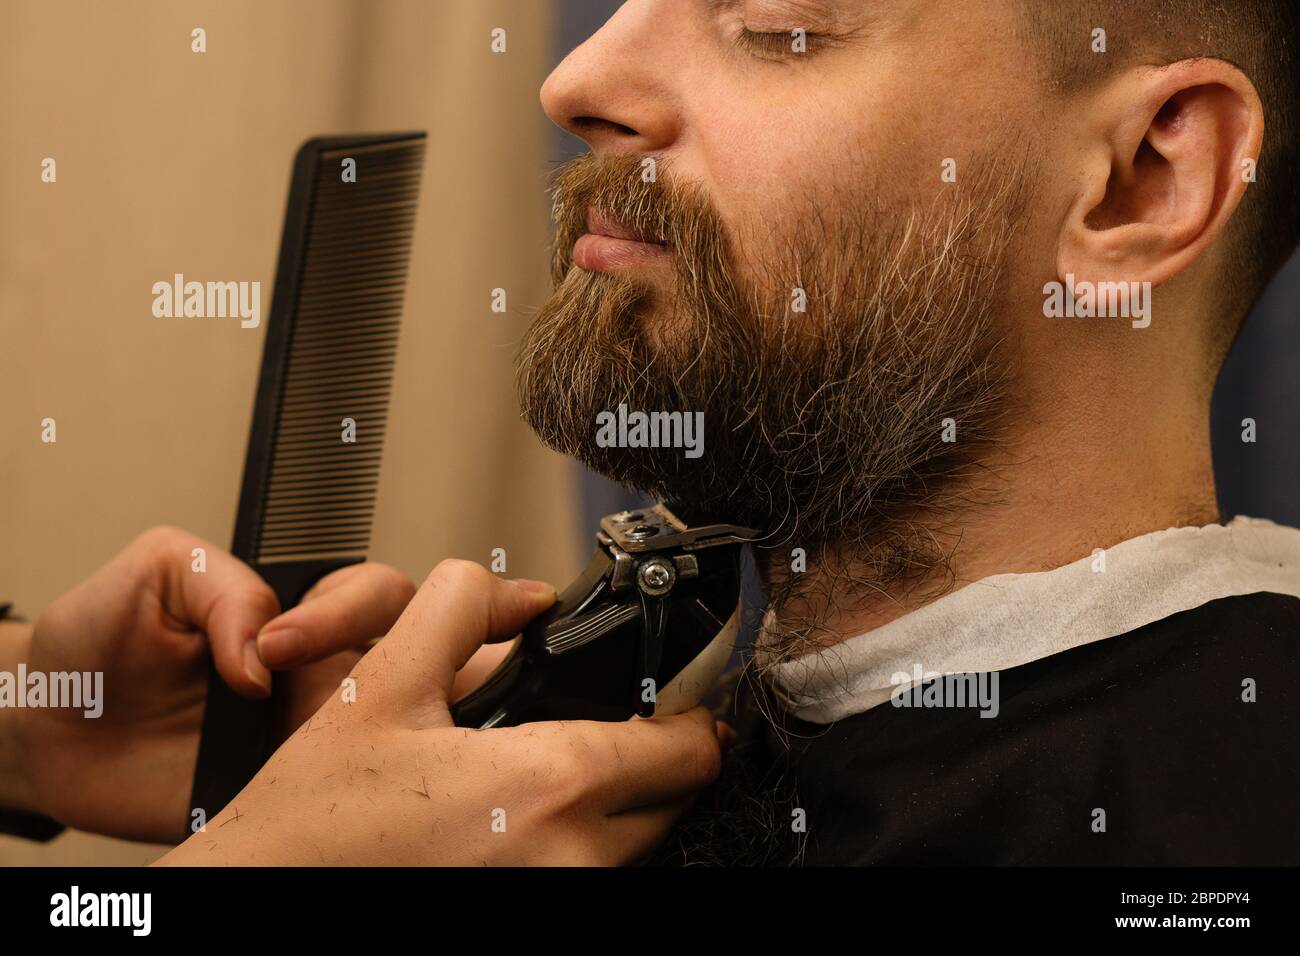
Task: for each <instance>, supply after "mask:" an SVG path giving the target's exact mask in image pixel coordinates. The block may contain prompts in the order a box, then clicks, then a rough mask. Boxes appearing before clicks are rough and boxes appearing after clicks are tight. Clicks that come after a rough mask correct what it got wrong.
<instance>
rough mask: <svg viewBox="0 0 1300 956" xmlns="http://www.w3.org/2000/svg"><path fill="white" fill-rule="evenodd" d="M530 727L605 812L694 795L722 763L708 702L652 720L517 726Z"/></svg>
mask: <svg viewBox="0 0 1300 956" xmlns="http://www.w3.org/2000/svg"><path fill="white" fill-rule="evenodd" d="M530 730H531V731H532V732H535V733H539V734H541V735H542V736H543V738H544V740H543V741H542V742H543V743H545V744H548V746H547V747H546V748H545V749H546V752H548V753H555V754H564V755H566V759H564V761H563V762H562V763H561V764H560V772H562V773H568V774H572V775H574V776H576V777H577V778H578V779H579V780H580V782H581V787H582V790H583V791H584V792H585V793H587V794H588V795H589V796H590V799H591V800H592V801H593V802H594V804H595V806H596V807H597V808H598V809H599V810H600V811H601V812H603V813H605V814H616V813H622V812H624V811H627V810H633V809H636V808H638V807H646V806H653V805H656V804H661V803H665V802H669V801H673V800H677V799H680V798H683V797H689V796H690V795H692V794H694V793H695V792H696V791H698V790H699V789H701V788H702V787H706V786H708V785H709V784H710V783H712V782H713V781H714V780H716V779H717V777H718V773H719V772H720V769H721V766H722V749H721V744H720V742H719V740H718V731H717V725H716V722H715V721H714V719H713V715H712V714H710V713H709V711H708V709H707V708H704V707H696V708H694V709H692V710H688V711H686V712H685V713H682V714H676V715H674V716H671V717H656V718H654V719H652V720H640V719H633V720H629V721H625V722H623V723H598V722H594V721H563V722H553V723H539V724H533V725H530V726H529V727H527V728H517V729H516V731H515V732H516V733H527V732H529V731H530ZM545 738H550V739H545ZM557 738H560V739H557ZM564 744H567V746H564Z"/></svg>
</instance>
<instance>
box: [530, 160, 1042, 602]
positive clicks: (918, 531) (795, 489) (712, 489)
mask: <svg viewBox="0 0 1300 956" xmlns="http://www.w3.org/2000/svg"><path fill="white" fill-rule="evenodd" d="M981 166H983V167H984V168H990V169H996V170H998V171H999V174H1000V180H999V181H998V182H994V181H992V180H985V181H981V182H965V183H963V184H962V185H961V186H957V185H955V184H940V183H938V182H936V184H935V190H936V193H937V195H935V196H934V198H933V199H931V200H929V201H927V202H924V203H920V204H918V205H915V206H912V207H909V208H906V209H904V210H901V211H900V210H899V209H897V208H894V209H890V208H886V207H885V206H884V205H883V204H881V203H872V202H870V201H868V200H865V199H863V198H862V196H863V195H870V194H871V190H869V189H865V188H863V187H860V186H858V184H855V188H856V189H858V191H856V192H855V193H854V195H852V196H850V195H848V194H847V192H846V191H844V190H841V191H840V193H839V194H838V195H836V196H835V197H834V198H833V199H832V200H831V201H825V200H823V201H822V203H821V205H817V204H814V203H811V202H810V203H808V204H807V205H806V206H804V207H803V208H801V209H797V210H791V213H792V215H791V217H790V219H791V221H792V222H794V223H796V225H794V226H793V227H789V228H788V230H787V232H786V234H785V235H780V234H778V232H777V229H776V228H775V227H763V228H756V227H754V226H753V225H752V224H751V225H750V226H749V227H748V228H747V229H740V230H737V232H736V233H735V234H734V236H733V237H732V238H729V236H728V233H727V231H726V230H725V229H724V227H723V224H722V222H721V220H720V219H719V217H718V215H717V214H716V213H715V212H714V211H713V208H712V206H711V204H710V202H709V201H708V199H707V197H706V196H705V194H704V192H703V191H702V190H701V189H699V188H698V187H695V186H692V185H689V184H684V183H678V182H675V181H673V180H672V179H671V178H666V175H665V169H664V167H663V166H662V165H661V166H660V168H659V170H658V177H657V178H656V180H655V181H650V182H647V181H646V178H645V177H643V175H642V172H643V167H642V164H641V163H640V161H639V160H637V159H636V158H635V157H616V158H596V157H594V156H590V155H589V156H585V157H583V158H581V159H579V160H576V161H574V162H573V163H570V164H569V165H568V166H566V167H565V168H564V169H563V170H562V171H561V173H560V175H559V176H558V179H557V184H556V187H555V217H556V221H557V224H558V234H557V240H556V248H555V254H554V260H553V279H554V282H555V291H554V293H553V295H552V296H551V298H550V299H549V300H548V301H547V302H546V303H545V305H544V306H543V307H542V309H541V311H540V314H539V315H538V316H537V317H536V320H535V321H534V322H533V324H532V326H531V327H530V328H529V330H528V332H527V334H526V335H525V338H524V341H523V344H522V348H521V352H520V356H519V363H518V376H517V385H518V391H519V397H520V402H521V406H522V409H523V414H524V417H525V419H526V420H527V421H528V423H529V424H530V425H531V426H532V428H533V429H534V430H535V431H536V432H537V434H538V435H539V436H540V437H541V439H542V440H543V441H544V442H546V443H547V444H548V445H550V446H551V447H553V448H555V449H556V450H558V451H561V452H563V453H565V454H568V455H572V456H574V457H576V458H578V459H579V460H581V461H582V462H584V463H585V464H587V465H588V466H589V467H591V468H592V469H594V470H595V471H598V472H600V473H602V474H604V475H606V476H608V477H610V478H612V479H614V480H616V481H618V482H621V483H623V484H625V485H627V486H630V487H633V488H636V489H638V490H641V491H644V492H646V493H648V494H649V495H651V496H653V497H655V498H659V499H663V500H670V501H674V502H678V503H681V504H682V505H684V506H686V507H687V508H688V509H689V510H691V511H693V512H698V513H703V514H709V515H713V516H715V517H719V518H724V519H726V520H729V521H732V522H734V523H738V524H744V525H747V526H750V527H754V528H757V529H760V530H761V531H762V533H763V534H764V539H763V541H762V545H761V546H762V547H763V548H766V549H770V550H768V552H767V554H766V556H761V557H760V560H759V564H760V567H763V568H764V569H765V572H766V574H765V577H766V579H767V583H768V587H769V599H770V601H771V604H770V605H769V606H774V607H776V608H777V609H778V610H779V609H780V608H781V607H782V606H786V605H789V604H790V603H791V602H793V601H795V600H796V599H800V598H802V599H803V600H804V601H805V602H806V603H807V604H808V605H809V608H808V610H807V612H806V614H805V616H808V617H811V615H812V614H813V606H814V605H819V606H822V607H823V608H824V606H825V603H826V601H825V600H820V599H819V600H813V599H811V598H809V597H808V595H807V588H808V587H809V586H810V585H809V584H806V583H804V582H810V581H812V580H813V577H814V576H812V575H803V574H797V573H796V574H791V573H789V571H790V566H791V563H792V555H793V557H794V560H795V561H797V560H798V552H794V549H796V548H798V549H802V550H803V554H804V555H805V556H806V560H807V569H808V570H809V571H813V570H818V571H820V572H821V575H820V580H822V582H823V583H822V585H821V586H822V587H823V588H825V587H827V585H826V584H825V581H826V579H827V577H828V576H834V578H835V580H836V581H837V582H838V583H837V584H836V585H835V586H834V587H835V588H838V589H841V590H843V589H845V588H847V589H848V590H852V589H854V588H856V589H859V590H860V591H861V590H866V591H871V592H878V591H880V590H882V589H886V588H891V587H896V586H900V585H902V586H905V585H906V584H907V583H908V582H909V581H912V580H916V581H920V580H923V579H930V578H932V577H933V572H934V571H935V570H936V568H939V567H941V566H942V565H943V562H944V557H945V548H944V546H943V545H941V544H940V543H939V541H940V538H939V537H938V536H937V535H936V530H937V529H938V528H939V526H941V525H942V518H943V515H944V513H945V511H946V510H949V509H950V502H949V501H948V500H947V499H946V496H947V495H948V494H949V492H950V491H951V490H952V489H955V488H957V487H959V486H960V484H961V481H962V479H963V478H965V477H967V476H968V475H969V473H970V470H971V468H972V465H973V463H974V461H975V458H976V455H977V454H978V452H979V450H980V449H982V448H984V447H986V446H987V444H988V443H989V442H991V441H995V440H996V438H997V435H998V427H997V426H998V419H999V417H1000V416H999V413H1000V410H1001V408H1002V403H1001V401H1000V399H1001V396H1002V393H1003V384H1004V380H1005V375H1004V374H1003V373H1004V368H1003V366H1002V364H1001V362H1000V361H999V360H998V359H997V358H995V351H996V336H995V322H994V318H995V311H996V309H997V304H998V302H999V296H998V294H997V293H998V287H999V284H1000V278H1001V275H1002V266H1003V264H1004V261H1005V258H1006V256H1007V250H1008V248H1009V246H1010V244H1011V243H1010V239H1011V236H1012V233H1013V231H1014V229H1013V224H1014V223H1015V222H1016V221H1017V220H1018V219H1019V217H1020V214H1021V211H1022V209H1023V204H1024V197H1023V196H1022V195H1021V192H1020V190H1019V188H1018V186H1019V184H1021V183H1023V182H1024V181H1025V177H1024V175H1023V168H1022V167H1018V166H1016V165H1015V164H1008V163H1007V162H1005V161H1002V162H984V163H969V164H968V165H967V168H980V167H981ZM936 179H937V177H936ZM1006 184H1011V185H1006ZM589 208H590V209H593V210H596V211H598V212H600V213H602V214H603V215H604V216H606V217H609V218H611V219H613V220H615V221H617V222H619V223H620V224H622V225H624V226H626V227H628V228H629V229H630V230H632V232H633V233H635V234H636V235H638V236H640V237H644V238H647V239H649V240H654V241H661V242H666V243H667V244H668V245H669V247H670V251H671V254H672V257H673V274H674V281H673V283H672V286H673V287H672V290H671V293H670V294H669V295H666V296H665V295H664V293H663V291H660V290H655V289H654V288H653V287H652V286H650V285H648V284H643V283H640V282H638V281H636V280H635V279H631V278H627V277H625V276H618V275H608V274H603V273H594V272H588V271H585V270H583V269H580V268H577V267H575V266H574V265H573V262H572V250H573V244H574V242H575V241H576V240H577V238H578V237H579V236H581V235H582V234H583V233H585V232H586V215H587V211H588V209H589ZM804 301H806V310H805V311H800V310H799V306H800V305H801V304H803V302H804ZM652 307H653V312H651V311H650V309H651V308H652ZM620 405H625V406H626V407H627V409H629V410H631V411H638V410H639V411H644V412H647V413H648V412H657V411H666V412H682V413H695V412H703V413H704V419H703V420H704V424H705V436H706V440H705V442H704V453H703V455H702V456H701V457H698V458H691V457H688V456H687V455H685V454H684V453H683V450H682V449H680V448H645V447H641V448H631V447H617V446H614V447H602V444H601V443H599V442H598V441H597V416H598V415H600V413H602V412H606V413H608V412H615V411H616V410H617V409H618V408H619V406H620ZM948 420H951V423H949V422H948ZM946 425H948V426H949V427H947V428H946V427H945V426H946ZM945 432H947V434H945ZM945 437H948V438H954V437H955V439H956V440H955V441H952V440H949V441H945V440H944V439H945ZM952 493H953V494H957V493H958V492H955V491H952ZM796 570H798V568H797V566H796ZM846 582H847V584H846Z"/></svg>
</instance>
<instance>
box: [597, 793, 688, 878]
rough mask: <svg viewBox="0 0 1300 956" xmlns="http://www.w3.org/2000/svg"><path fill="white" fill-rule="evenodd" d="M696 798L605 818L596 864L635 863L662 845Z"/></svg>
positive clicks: (684, 798)
mask: <svg viewBox="0 0 1300 956" xmlns="http://www.w3.org/2000/svg"><path fill="white" fill-rule="evenodd" d="M694 802H695V798H694V797H693V796H690V797H678V798H677V799H676V800H670V801H668V802H667V803H660V804H656V805H655V806H652V807H638V808H637V809H635V810H624V811H623V812H622V813H615V814H611V815H610V816H607V817H606V818H605V833H604V834H603V836H602V838H601V840H600V843H599V847H598V851H599V857H598V859H597V860H596V861H595V862H597V863H600V864H603V865H623V864H626V863H635V862H636V861H637V860H639V859H641V858H642V857H644V856H645V855H646V854H647V853H649V852H650V851H651V850H654V849H655V848H657V847H659V846H661V845H662V844H663V842H664V839H665V838H666V837H667V836H668V834H669V833H671V832H672V828H673V824H674V823H676V822H677V819H678V818H679V817H680V816H681V815H682V814H683V813H685V812H686V811H687V810H689V809H690V807H691V804H692V803H694Z"/></svg>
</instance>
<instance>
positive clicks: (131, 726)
mask: <svg viewBox="0 0 1300 956" xmlns="http://www.w3.org/2000/svg"><path fill="white" fill-rule="evenodd" d="M195 548H203V549H204V551H205V552H206V565H207V570H206V571H204V572H198V571H195V570H193V569H192V568H193V562H194V557H193V550H194V549H195ZM414 590H415V589H414V585H412V583H411V582H410V581H409V580H408V579H407V578H406V577H405V576H404V575H402V574H400V573H399V572H397V571H395V570H394V569H392V568H389V567H385V566H383V565H377V564H363V565H356V566H353V567H349V568H345V569H343V570H341V571H337V572H334V573H333V574H331V575H329V576H328V577H326V578H324V579H322V580H321V581H320V582H319V584H318V585H317V586H316V587H315V588H314V589H313V590H312V591H311V592H309V594H308V595H307V597H306V598H305V599H304V601H303V603H302V604H300V605H299V607H298V609H296V612H297V613H295V616H294V618H293V620H292V622H291V623H292V624H293V626H294V628H295V629H296V630H298V631H299V632H300V635H301V637H300V638H296V639H301V640H303V641H306V642H307V643H309V644H324V645H328V646H332V647H342V646H344V645H345V642H344V641H343V639H342V637H341V636H340V635H342V634H344V633H346V634H347V635H348V637H349V639H350V641H351V643H352V644H353V645H355V644H357V643H360V642H361V641H364V640H365V639H367V638H373V637H377V636H379V635H381V634H383V633H384V632H386V631H387V630H388V629H389V628H390V627H391V626H392V624H393V622H394V621H395V620H397V618H398V616H399V615H400V613H401V611H402V609H403V608H404V607H405V606H406V603H407V601H408V600H409V599H410V597H411V595H412V594H413V593H414ZM279 613H280V608H279V604H278V602H277V600H276V597H275V594H274V592H273V591H272V590H271V588H270V587H269V586H268V585H267V584H266V583H265V582H264V581H262V579H261V578H260V577H258V575H257V574H256V573H255V572H254V571H253V570H252V569H251V568H249V567H248V566H247V565H245V564H243V563H242V562H240V561H238V560H237V559H236V558H234V557H233V556H231V555H230V554H229V553H227V552H226V551H223V550H222V549H221V548H218V547H216V546H215V545H212V544H209V543H208V542H206V541H203V540H202V539H200V538H197V537H195V536H193V535H191V534H188V533H187V532H184V531H180V530H177V529H175V528H156V529H153V530H151V531H148V532H145V533H144V534H142V535H141V536H140V537H139V538H137V539H136V540H135V541H133V542H132V543H131V544H130V545H129V546H128V547H127V548H126V549H125V550H124V551H122V553H121V554H119V555H118V556H117V557H115V558H114V559H113V560H112V561H111V562H109V563H108V564H107V565H105V566H104V567H103V568H101V569H100V570H99V571H97V572H96V573H95V574H94V575H93V576H92V577H90V578H89V579H88V580H87V581H85V582H84V583H83V584H81V585H80V586H78V587H77V588H75V589H74V590H72V591H70V592H68V593H67V594H65V595H63V596H62V597H60V598H59V599H58V600H56V601H55V602H54V603H53V604H51V605H50V607H49V608H48V609H47V610H46V612H45V613H44V614H43V615H41V617H40V619H39V620H38V621H37V622H36V626H35V629H34V630H33V632H32V638H31V647H30V651H29V654H28V661H27V667H28V671H29V672H31V671H42V672H57V671H70V672H85V671H91V672H95V671H98V672H102V673H103V675H104V676H103V700H102V708H103V712H102V715H101V716H99V717H98V718H94V719H91V718H87V717H85V716H83V710H82V709H76V710H72V709H52V708H49V709H39V710H35V709H33V710H24V711H21V712H19V713H21V714H22V723H21V725H20V726H21V731H20V734H19V740H20V742H21V746H22V752H23V766H24V767H25V769H26V771H27V775H28V778H29V779H28V781H27V790H28V797H29V799H28V801H27V802H28V807H27V809H31V810H36V811H39V812H41V813H44V814H46V815H48V816H52V817H54V818H56V819H58V820H60V821H61V822H63V823H66V824H68V825H69V826H74V827H78V828H81V829H85V830H91V831H95V832H98V833H107V834H111V835H116V836H124V837H128V838H132V839H142V840H160V841H167V842H170V841H172V840H174V839H175V838H176V835H177V834H178V833H181V832H183V831H184V828H185V827H186V826H187V825H188V823H189V806H188V804H189V797H190V788H191V785H192V782H193V776H194V766H195V762H196V760H197V756H198V743H199V729H200V725H201V722H202V718H203V705H204V700H205V698H206V694H207V662H208V659H209V654H211V656H212V658H213V659H214V660H215V662H216V667H217V671H218V672H219V673H220V675H221V677H222V678H224V679H225V681H226V683H228V684H229V685H230V686H231V687H232V688H233V689H234V690H235V691H236V692H238V693H240V694H242V695H243V696H245V697H253V698H256V697H265V696H266V695H267V692H268V690H269V688H270V681H271V675H270V672H269V670H268V669H267V667H266V666H265V665H264V664H263V663H262V662H261V660H260V659H259V656H258V653H257V636H258V633H259V631H263V630H265V631H266V633H267V634H268V635H269V634H270V632H271V631H273V630H277V629H279V628H280V627H281V625H282V622H281V621H280V620H277V616H278V615H279ZM286 617H287V615H286ZM268 625H269V626H268ZM317 656H319V655H317ZM355 659H356V658H355V657H353V658H343V659H342V660H344V661H345V663H343V664H342V665H341V666H342V670H341V671H340V670H339V667H340V663H339V660H337V659H336V660H334V661H329V660H327V661H323V662H321V663H320V664H317V665H315V666H314V667H313V668H311V669H309V670H307V671H305V672H304V674H303V675H302V679H301V680H299V681H298V683H297V686H294V685H293V684H292V682H291V684H290V688H289V689H290V690H291V691H292V694H291V698H290V699H291V701H292V707H291V712H288V713H285V714H282V719H283V720H284V721H285V724H286V726H285V730H284V735H287V733H288V732H289V731H291V730H292V729H293V728H295V727H296V726H297V725H298V723H300V722H301V721H302V720H305V719H307V717H308V716H309V715H310V714H311V713H312V712H313V711H315V709H316V708H317V707H318V706H319V705H320V703H321V701H322V700H323V699H324V698H325V696H326V695H327V694H329V693H330V692H332V691H333V690H335V689H336V688H337V686H338V679H339V678H340V677H341V676H342V675H343V674H346V672H347V668H348V667H349V666H351V664H352V663H354V662H355ZM290 676H291V677H293V678H297V677H298V676H299V675H296V674H295V675H290ZM280 679H281V680H283V679H284V678H280ZM326 685H328V686H326Z"/></svg>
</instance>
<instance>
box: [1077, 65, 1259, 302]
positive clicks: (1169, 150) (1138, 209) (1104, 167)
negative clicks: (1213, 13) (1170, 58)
mask: <svg viewBox="0 0 1300 956" xmlns="http://www.w3.org/2000/svg"><path fill="white" fill-rule="evenodd" d="M1088 109H1089V116H1088V118H1087V122H1086V123H1085V124H1082V126H1081V129H1080V132H1081V134H1082V135H1083V136H1084V137H1085V140H1084V142H1082V143H1080V146H1081V147H1082V152H1081V155H1082V168H1081V171H1080V173H1081V175H1080V176H1079V178H1078V179H1077V180H1076V181H1077V182H1078V184H1079V192H1078V195H1077V196H1076V199H1075V201H1074V202H1073V203H1072V205H1071V207H1070V210H1069V213H1068V215H1067V216H1066V220H1065V223H1064V224H1063V227H1062V231H1061V237H1060V244H1059V246H1058V250H1057V263H1056V264H1057V271H1058V273H1059V275H1058V278H1059V279H1061V280H1062V281H1064V280H1065V277H1066V275H1068V274H1073V275H1074V276H1075V278H1076V280H1089V281H1092V282H1150V283H1151V284H1152V285H1153V286H1155V285H1159V284H1161V283H1163V282H1167V281H1169V280H1170V279H1172V278H1173V277H1174V276H1176V275H1178V274H1179V273H1180V272H1182V271H1183V270H1184V269H1186V268H1187V267H1188V266H1189V265H1190V264H1191V263H1192V262H1193V261H1194V260H1195V259H1196V257H1197V256H1199V255H1200V254H1201V253H1202V252H1204V251H1205V249H1206V248H1208V247H1209V246H1210V244H1211V243H1213V242H1214V240H1215V239H1216V238H1218V236H1219V235H1220V234H1221V233H1222V231H1223V228H1224V226H1225V224H1226V223H1227V222H1228V220H1229V218H1230V217H1231V216H1232V213H1233V211H1234V210H1235V209H1236V208H1237V204H1238V203H1239V202H1240V201H1241V197H1242V196H1243V195H1244V194H1245V191H1246V188H1247V186H1248V185H1249V182H1250V181H1251V180H1253V178H1254V177H1253V175H1252V173H1253V170H1254V163H1255V161H1257V160H1258V157H1259V150H1260V144H1261V143H1262V141H1263V136H1264V108H1263V105H1262V104H1261V102H1260V99H1259V94H1258V93H1257V92H1256V90H1255V87H1254V86H1253V85H1252V84H1251V82H1250V80H1249V79H1247V78H1246V76H1245V74H1243V73H1242V72H1241V71H1240V70H1238V69H1237V68H1236V67H1234V66H1233V65H1232V64H1230V63H1225V62H1224V61H1222V60H1212V59H1203V60H1184V61H1181V62H1179V63H1175V64H1173V65H1172V66H1168V67H1163V68H1158V69H1157V68H1152V67H1142V68H1138V69H1135V70H1133V71H1130V72H1126V73H1125V75H1124V76H1122V77H1119V78H1117V79H1116V80H1114V81H1112V82H1110V83H1108V84H1107V85H1106V87H1105V88H1104V90H1103V92H1102V93H1101V94H1100V95H1099V96H1098V97H1096V98H1095V99H1094V100H1093V101H1092V104H1091V106H1090V107H1089V108H1088Z"/></svg>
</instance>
